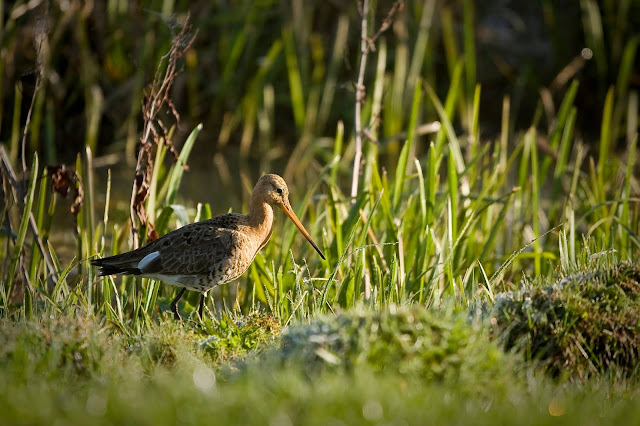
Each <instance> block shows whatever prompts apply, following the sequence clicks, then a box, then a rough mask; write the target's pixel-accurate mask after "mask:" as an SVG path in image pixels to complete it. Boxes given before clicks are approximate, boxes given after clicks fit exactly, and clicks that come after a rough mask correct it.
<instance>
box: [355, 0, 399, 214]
mask: <svg viewBox="0 0 640 426" xmlns="http://www.w3.org/2000/svg"><path fill="white" fill-rule="evenodd" d="M403 6H404V1H402V0H398V1H396V2H394V3H393V6H392V7H391V9H390V10H389V13H387V17H386V18H385V19H384V21H383V22H382V24H381V25H380V28H379V29H378V31H376V33H375V34H374V35H373V37H369V35H368V31H369V30H368V25H369V24H368V18H367V15H368V14H369V0H363V1H362V3H358V9H359V11H360V16H361V29H360V66H359V69H358V80H357V82H356V105H355V119H354V121H355V123H354V125H355V144H356V146H355V155H354V157H353V177H352V180H351V202H355V198H356V196H357V195H358V180H359V178H360V166H361V164H360V163H361V162H362V135H363V129H362V104H363V103H364V99H365V97H366V95H367V94H366V87H365V85H364V73H365V70H366V68H367V56H368V55H369V52H375V41H376V40H377V39H378V37H379V36H380V35H381V34H382V33H383V32H384V31H386V30H387V29H388V28H389V27H390V26H391V23H392V22H393V17H394V15H395V14H396V12H397V11H398V10H400V9H401V8H402V7H403Z"/></svg>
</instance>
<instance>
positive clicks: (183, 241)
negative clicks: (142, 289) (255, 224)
mask: <svg viewBox="0 0 640 426" xmlns="http://www.w3.org/2000/svg"><path fill="white" fill-rule="evenodd" d="M241 217H242V215H239V214H226V215H222V216H218V217H216V218H214V219H211V220H206V221H203V222H198V223H194V224H191V225H187V226H184V227H182V228H180V229H178V230H176V231H173V232H171V233H169V234H167V235H165V236H163V237H162V238H160V239H158V240H157V241H154V242H153V243H151V244H149V245H148V246H146V247H145V248H146V249H147V250H146V251H147V255H149V254H152V253H155V252H157V253H159V256H157V257H156V258H154V259H153V260H152V261H151V262H149V263H148V264H147V265H141V266H144V267H141V268H140V272H141V274H142V275H192V276H200V277H207V276H211V275H215V274H216V272H217V271H219V270H220V271H224V270H226V269H227V268H228V267H230V266H231V265H230V264H231V262H232V258H233V254H234V252H235V251H236V248H237V244H238V240H239V239H242V236H241V235H238V234H239V231H238V219H240V218H241Z"/></svg>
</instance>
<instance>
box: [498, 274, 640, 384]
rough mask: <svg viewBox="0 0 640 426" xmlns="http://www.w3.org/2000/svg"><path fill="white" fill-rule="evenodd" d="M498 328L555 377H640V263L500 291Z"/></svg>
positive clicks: (509, 345) (508, 342) (510, 342)
mask: <svg viewBox="0 0 640 426" xmlns="http://www.w3.org/2000/svg"><path fill="white" fill-rule="evenodd" d="M492 323H493V324H494V330H493V331H494V333H496V335H497V336H498V337H499V338H500V340H501V341H502V342H503V344H504V346H505V348H506V349H512V348H515V349H517V350H519V351H521V352H522V353H523V354H524V355H525V358H526V359H527V360H537V361H538V362H539V363H540V364H541V365H542V366H543V367H544V369H545V370H546V371H547V372H549V373H550V374H551V375H552V376H554V377H558V376H560V377H569V378H573V379H577V380H584V379H587V378H589V377H592V376H594V375H600V374H603V373H605V372H606V373H607V374H613V375H615V376H623V377H631V376H637V375H638V370H639V367H638V366H639V363H638V356H639V345H640V266H639V265H634V264H630V263H620V264H617V265H615V266H609V267H607V268H604V269H601V270H598V271H596V272H587V273H579V274H574V275H569V276H566V277H564V278H562V279H560V280H559V281H558V282H556V283H555V284H553V285H550V286H535V287H532V288H528V289H524V290H520V291H515V292H508V293H502V294H499V295H498V297H497V300H496V303H495V305H494V308H493V313H492Z"/></svg>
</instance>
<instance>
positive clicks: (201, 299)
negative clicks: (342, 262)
mask: <svg viewBox="0 0 640 426" xmlns="http://www.w3.org/2000/svg"><path fill="white" fill-rule="evenodd" d="M206 294H207V293H201V294H200V306H198V314H199V315H200V319H202V318H203V316H202V310H203V309H204V299H205V297H207V296H206Z"/></svg>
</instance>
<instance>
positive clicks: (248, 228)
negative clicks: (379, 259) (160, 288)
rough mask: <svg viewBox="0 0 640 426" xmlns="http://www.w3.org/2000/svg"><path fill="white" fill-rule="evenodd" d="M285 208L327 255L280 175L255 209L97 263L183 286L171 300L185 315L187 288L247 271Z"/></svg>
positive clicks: (261, 189) (257, 193)
mask: <svg viewBox="0 0 640 426" xmlns="http://www.w3.org/2000/svg"><path fill="white" fill-rule="evenodd" d="M274 206H278V207H280V208H281V209H282V210H283V211H284V212H285V214H286V215H287V216H289V218H290V219H291V220H292V221H293V223H294V224H295V225H296V226H297V227H298V229H299V230H300V232H301V233H302V234H303V235H304V236H305V238H306V239H307V240H308V241H309V242H310V243H311V245H312V246H313V248H315V249H316V251H317V252H318V253H319V254H320V256H321V257H322V258H323V259H324V255H323V254H322V251H321V250H320V249H319V248H318V246H317V245H316V244H315V243H314V242H313V240H312V239H311V236H310V235H309V233H308V232H307V231H306V229H305V228H304V226H302V224H301V223H300V221H299V220H298V218H297V216H296V214H295V213H294V212H293V209H292V208H291V204H290V203H289V189H288V188H287V184H286V183H285V181H284V179H282V178H281V177H280V176H278V175H275V174H268V175H264V176H262V177H261V178H260V179H259V180H258V183H256V186H255V187H254V189H253V194H252V196H251V203H250V205H249V214H248V215H242V214H238V213H228V214H223V215H221V216H218V217H215V218H213V219H209V220H205V221H202V222H197V223H192V224H190V225H186V226H184V227H182V228H180V229H177V230H175V231H173V232H170V233H168V234H167V235H165V236H163V237H161V238H159V239H157V240H156V241H153V242H152V243H149V244H148V245H146V246H144V247H141V248H139V249H137V250H133V251H130V252H127V253H122V254H118V255H115V256H111V257H106V258H104V259H94V260H92V261H91V263H92V264H93V265H95V266H99V267H100V269H99V271H98V273H99V275H101V276H102V275H111V274H132V275H140V276H143V277H147V278H154V279H158V280H161V281H164V282H166V283H168V284H172V285H175V286H179V287H183V289H182V290H181V291H180V292H179V294H178V296H177V297H176V298H175V299H174V301H173V302H172V303H171V309H172V311H173V313H174V315H175V316H176V317H178V318H179V315H178V310H177V302H178V300H179V299H180V297H182V295H183V294H184V291H185V290H187V289H188V290H195V291H199V292H201V293H202V298H201V300H200V309H199V312H200V315H201V316H202V306H203V301H204V297H205V293H206V292H207V291H208V290H209V289H211V288H212V287H214V286H216V285H219V284H224V283H228V282H230V281H233V280H235V279H236V278H238V277H239V276H240V275H242V274H243V273H244V272H245V271H246V270H247V268H249V265H250V264H251V262H252V261H253V259H254V257H255V256H256V254H257V253H258V251H259V250H260V249H261V248H262V247H264V246H265V244H267V242H268V241H269V238H270V237H271V233H272V231H273V216H274V213H273V207H274Z"/></svg>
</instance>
